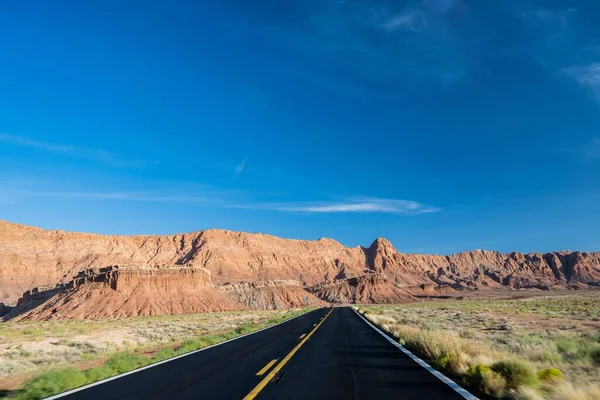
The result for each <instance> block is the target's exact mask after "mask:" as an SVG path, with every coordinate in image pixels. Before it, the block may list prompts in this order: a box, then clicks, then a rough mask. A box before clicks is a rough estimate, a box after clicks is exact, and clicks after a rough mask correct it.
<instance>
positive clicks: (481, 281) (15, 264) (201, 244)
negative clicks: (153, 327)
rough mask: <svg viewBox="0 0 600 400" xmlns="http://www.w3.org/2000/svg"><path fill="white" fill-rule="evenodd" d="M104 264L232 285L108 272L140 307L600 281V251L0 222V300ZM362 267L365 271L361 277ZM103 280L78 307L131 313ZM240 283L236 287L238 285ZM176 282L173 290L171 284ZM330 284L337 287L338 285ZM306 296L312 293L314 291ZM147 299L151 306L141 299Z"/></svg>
mask: <svg viewBox="0 0 600 400" xmlns="http://www.w3.org/2000/svg"><path fill="white" fill-rule="evenodd" d="M109 265H121V266H123V265H130V266H133V267H132V269H131V271H134V270H143V269H144V268H143V267H139V266H144V265H153V266H159V267H161V266H176V267H182V266H186V265H193V266H194V268H200V269H204V270H206V271H209V272H210V274H211V276H210V280H211V282H212V283H211V285H215V286H223V285H233V286H230V288H229V289H226V288H225V287H223V288H220V289H218V290H217V289H215V288H212V287H211V288H208V287H207V286H202V285H204V283H203V282H204V281H203V279H205V278H203V276H204V275H202V273H199V272H198V273H196V272H194V273H192V272H189V271H187V272H182V271H180V272H178V273H174V272H169V273H167V272H165V271H163V272H160V273H158V275H156V273H155V272H153V273H150V272H148V274H149V275H148V276H146V277H145V278H144V277H143V276H145V275H144V274H143V273H141V272H140V273H137V272H127V273H125V272H124V271H118V272H110V273H107V276H109V275H110V274H113V275H115V276H118V277H119V278H118V279H119V281H120V282H124V283H123V284H124V285H125V286H121V288H122V289H123V291H124V292H122V291H118V293H121V294H123V293H127V296H129V298H132V299H133V298H136V299H137V298H139V299H141V300H139V301H138V300H128V304H137V305H136V306H132V307H131V309H132V310H135V313H139V314H142V315H146V313H155V312H161V313H162V312H179V311H181V312H187V311H188V310H189V311H190V312H193V310H197V309H199V308H198V307H196V306H192V305H190V304H187V303H186V301H187V300H184V298H186V299H187V296H188V294H191V292H192V291H193V292H195V291H200V292H201V291H203V290H206V291H210V292H211V293H214V294H215V296H220V297H215V298H216V299H217V298H218V299H222V301H223V303H222V305H219V306H214V307H213V306H208V305H207V306H206V307H205V309H206V310H213V309H232V308H236V307H260V308H268V307H279V305H280V304H288V306H292V305H297V304H299V303H301V302H302V301H306V300H304V297H306V294H305V293H306V292H305V291H304V289H303V287H311V286H312V287H313V288H314V287H315V285H318V284H320V283H323V282H325V283H327V284H328V285H329V284H330V283H333V286H330V289H325V286H327V285H324V286H323V287H322V288H321V289H320V290H319V291H317V290H316V289H315V291H314V292H313V293H318V294H319V296H320V299H322V300H323V299H331V300H332V301H337V300H335V299H339V301H346V299H349V300H348V301H350V300H351V299H354V300H351V301H363V300H360V299H365V300H364V301H369V302H370V301H374V300H370V299H378V298H379V297H378V296H379V294H377V293H388V291H389V290H392V289H389V288H390V287H393V288H394V290H395V289H404V288H405V289H406V290H405V291H404V292H405V294H406V293H409V292H410V293H413V291H414V289H415V288H418V287H420V286H421V285H424V286H423V287H427V288H433V290H434V291H435V290H437V289H436V288H444V290H445V291H446V292H448V291H452V290H464V289H474V290H485V289H494V288H511V289H521V288H538V289H553V288H591V287H600V253H586V252H553V253H547V254H536V253H532V254H521V253H509V254H501V253H498V252H495V251H482V250H475V251H471V252H464V253H459V254H454V255H450V256H442V255H417V254H402V253H400V252H398V251H397V250H396V249H395V248H394V247H393V246H392V244H391V243H390V242H389V241H387V240H385V239H377V240H375V241H374V242H373V244H372V245H371V246H370V247H368V248H366V247H354V248H348V247H345V246H343V245H341V244H340V243H338V242H336V241H334V240H332V239H320V240H316V241H306V240H291V239H281V238H278V237H275V236H270V235H263V234H250V233H243V232H229V231H224V230H207V231H202V232H194V233H188V234H178V235H167V236H110V235H97V234H86V233H72V232H64V231H47V230H43V229H39V228H33V227H29V226H24V225H19V224H13V223H9V222H6V221H0V302H3V303H5V304H8V305H14V304H15V302H16V301H17V299H18V298H19V297H20V296H21V294H22V293H23V292H25V291H28V290H32V289H33V288H35V287H40V286H46V289H49V290H55V291H59V292H60V293H58V294H57V293H53V294H52V296H51V297H52V301H61V302H62V303H61V304H66V302H67V301H68V300H69V299H72V298H73V297H72V296H71V297H69V293H71V292H69V290H71V291H72V290H75V289H77V290H78V291H83V288H70V289H68V290H63V289H65V286H67V285H69V284H70V282H71V277H72V276H74V275H76V274H77V273H78V272H79V271H81V270H87V269H98V268H100V267H105V266H109ZM167 269H169V268H167ZM153 274H154V275H153ZM185 274H192V275H191V276H192V277H193V278H192V281H193V282H191V283H190V282H188V280H189V279H188V278H190V276H188V275H185ZM372 274H375V275H376V276H379V277H383V279H385V282H387V283H385V282H383V283H382V282H381V281H379V279H380V278H373V276H372ZM361 276H365V278H359V277H361ZM88 278H89V277H88ZM355 278H356V279H358V281H357V285H358V286H356V287H359V286H360V285H362V283H364V285H363V286H364V290H365V292H364V293H366V294H365V295H361V294H360V290H359V294H358V295H355V294H354V292H355V291H356V290H355V289H351V287H354V286H352V284H353V282H354V281H352V279H355ZM90 279H91V278H90ZM98 279H99V278H98ZM106 279H107V281H101V282H100V281H98V282H92V281H86V285H85V287H86V289H85V290H87V291H88V292H86V293H89V296H92V297H93V296H97V298H98V301H99V302H100V303H99V304H101V305H102V306H100V305H99V306H98V308H97V309H96V308H90V310H88V311H85V312H81V313H80V314H81V315H84V314H85V315H91V316H94V315H101V312H100V311H99V310H100V308H101V307H104V308H106V309H107V310H109V311H107V312H105V314H102V315H125V314H127V313H128V312H125V311H124V310H121V309H120V308H119V307H117V304H119V302H120V301H125V300H117V299H116V298H115V296H117V294H115V293H112V292H108V291H107V290H108V289H109V288H110V287H111V286H110V283H109V281H110V278H108V277H107V278H106ZM361 279H363V280H364V282H363V280H361ZM288 280H294V281H297V282H299V284H298V285H283V286H282V285H280V284H275V283H273V284H272V286H264V285H263V286H261V285H262V284H259V283H258V282H265V281H288ZM167 281H168V282H169V283H168V284H167ZM125 282H129V283H127V284H125ZM243 282H250V283H245V284H243ZM142 283H143V284H142ZM138 284H139V285H141V286H139V285H138ZM179 284H181V285H182V289H181V290H182V292H177V290H176V289H172V288H169V289H167V286H177V285H179ZM237 284H241V286H240V285H238V286H235V285H237ZM57 285H58V286H57ZM253 285H255V286H253ZM256 285H258V286H256ZM336 285H337V286H336ZM368 285H375V286H377V287H378V288H379V289H375V288H373V289H372V290H371V289H369V288H367V286H368ZM284 287H285V292H286V293H285V295H284V294H283V293H280V292H283V291H284ZM317 287H318V286H317ZM344 287H345V288H346V289H344ZM386 287H387V288H386ZM141 288H145V289H141ZM185 288H190V289H189V290H190V292H187V293H184V292H183V291H185V290H188V289H185ZM333 288H337V289H335V290H333ZM388 289H389V290H388ZM61 290H62V291H61ZM173 290H175V291H174V292H173V293H171V292H169V291H173ZM353 290H354V292H353ZM335 291H337V292H338V293H339V294H335ZM417 291H418V290H417ZM428 291H431V290H429V289H428ZM41 292H43V293H35V292H31V293H29V296H31V299H30V301H29V303H28V304H31V305H33V304H35V302H36V301H38V302H39V301H42V298H44V296H48V295H49V293H47V291H46V290H41ZM44 293H45V294H44ZM369 293H371V294H369ZM100 294H102V295H100ZM109 294H110V296H109ZM167 294H168V296H171V295H174V296H175V297H173V302H172V303H168V304H165V305H163V304H162V303H161V301H162V300H161V301H159V299H161V298H163V297H161V296H167ZM184 294H185V295H184ZM388 294H389V293H388ZM388 294H386V295H381V297H380V298H382V299H387V298H388V297H390V298H391V296H392V295H389V296H388ZM86 295H88V294H86ZM134 295H135V296H134ZM132 296H134V297H132ZM138 296H139V297H138ZM178 296H179V297H178ZM285 296H287V297H285ZM105 298H106V299H105ZM59 299H62V300H59ZM123 299H125V297H123ZM309 299H310V301H315V300H314V299H312V298H310V297H309ZM46 300H47V298H46ZM219 301H221V300H219ZM328 301H330V300H328ZM377 301H379V300H377ZM382 301H383V300H382ZM146 303H148V304H151V305H145V304H146ZM57 304H58V303H57ZM72 304H75V303H72ZM36 307H37V306H36ZM36 307H34V308H36ZM53 308H56V307H53ZM36 309H37V308H36ZM77 309H81V306H79V307H75V306H73V309H72V310H71V311H68V312H67V313H66V315H73V316H75V315H78V313H79V311H76V310H77ZM119 310H121V311H119ZM150 310H153V311H150ZM13 311H14V310H13ZM50 311H51V309H50ZM82 311H83V309H82ZM44 312H45V313H46V314H44V315H50V314H48V313H49V311H48V310H45V311H44ZM63 312H64V311H63ZM132 313H133V311H132ZM40 315H41V314H40Z"/></svg>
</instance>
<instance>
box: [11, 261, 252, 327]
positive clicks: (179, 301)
mask: <svg viewBox="0 0 600 400" xmlns="http://www.w3.org/2000/svg"><path fill="white" fill-rule="evenodd" d="M243 309H246V307H245V306H244V305H242V304H240V303H238V302H236V301H232V300H231V299H229V298H228V297H226V296H224V295H222V294H221V293H219V292H218V291H217V290H216V288H215V287H214V285H213V284H212V282H211V279H210V272H209V271H207V270H205V269H203V268H195V267H190V266H184V267H178V266H167V267H146V266H144V267H139V268H127V267H125V268H119V267H108V268H101V269H99V270H94V269H90V270H85V271H82V272H81V273H79V274H78V275H77V276H76V277H75V278H74V279H73V280H71V281H70V282H68V283H67V284H64V285H57V286H55V287H44V288H37V289H35V290H33V291H28V292H25V294H24V295H23V297H22V298H20V299H19V302H18V303H17V306H16V307H15V308H14V309H13V310H12V311H11V312H9V313H8V314H7V315H5V316H4V318H5V319H12V320H15V321H24V320H48V319H63V318H68V319H83V318H91V319H99V318H108V317H112V318H114V317H131V316H148V315H164V314H188V313H200V312H209V311H229V310H243Z"/></svg>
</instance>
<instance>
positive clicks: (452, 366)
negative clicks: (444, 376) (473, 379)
mask: <svg viewBox="0 0 600 400" xmlns="http://www.w3.org/2000/svg"><path fill="white" fill-rule="evenodd" d="M434 363H435V365H436V366H437V367H438V368H439V369H441V370H443V371H446V372H448V373H450V374H453V375H462V374H464V373H465V372H466V371H467V369H468V368H469V358H468V356H466V355H465V354H462V353H444V354H443V355H442V356H441V357H440V358H438V359H437V360H435V362H434Z"/></svg>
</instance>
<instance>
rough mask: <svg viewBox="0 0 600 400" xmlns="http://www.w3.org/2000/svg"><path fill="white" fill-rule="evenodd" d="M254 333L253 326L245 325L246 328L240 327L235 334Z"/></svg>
mask: <svg viewBox="0 0 600 400" xmlns="http://www.w3.org/2000/svg"><path fill="white" fill-rule="evenodd" d="M252 331H253V329H252V327H251V326H249V325H244V326H240V327H239V328H237V329H236V330H235V333H236V334H238V335H245V334H246V333H250V332H252Z"/></svg>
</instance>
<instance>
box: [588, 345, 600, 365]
mask: <svg viewBox="0 0 600 400" xmlns="http://www.w3.org/2000/svg"><path fill="white" fill-rule="evenodd" d="M590 357H591V359H592V362H593V363H594V364H596V366H599V367H600V347H598V348H596V349H594V350H592V351H590Z"/></svg>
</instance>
